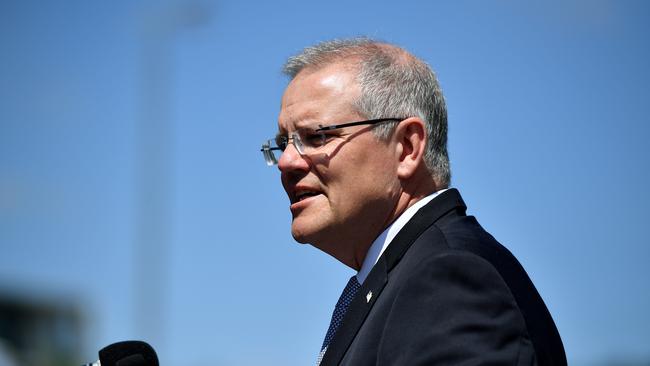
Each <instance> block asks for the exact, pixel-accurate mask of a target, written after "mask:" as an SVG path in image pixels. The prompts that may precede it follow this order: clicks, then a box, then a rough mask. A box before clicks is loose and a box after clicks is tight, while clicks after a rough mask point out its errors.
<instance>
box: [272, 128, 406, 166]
mask: <svg viewBox="0 0 650 366" xmlns="http://www.w3.org/2000/svg"><path fill="white" fill-rule="evenodd" d="M404 119H405V118H376V119H369V120H365V121H355V122H346V123H340V124H336V125H329V126H323V125H319V126H318V128H317V129H315V130H314V132H322V131H331V130H338V129H340V128H345V127H353V126H362V125H377V124H379V123H383V122H400V121H403V120H404ZM280 137H282V138H284V139H286V142H285V143H286V145H285V146H284V148H282V147H280V146H277V143H275V145H276V146H273V145H272V144H273V143H274V142H273V140H267V141H266V143H263V144H262V148H261V149H260V151H261V152H262V155H264V161H266V165H269V166H273V165H276V164H277V163H278V159H277V158H276V157H275V155H273V151H277V150H279V151H284V150H285V149H286V148H287V147H288V146H289V144H293V146H294V147H295V148H296V151H298V153H299V154H300V155H301V156H304V155H306V153H305V150H304V143H303V142H302V139H301V138H300V135H298V134H297V133H296V132H295V131H294V132H291V133H290V134H289V135H288V136H280ZM296 141H297V142H298V143H296Z"/></svg>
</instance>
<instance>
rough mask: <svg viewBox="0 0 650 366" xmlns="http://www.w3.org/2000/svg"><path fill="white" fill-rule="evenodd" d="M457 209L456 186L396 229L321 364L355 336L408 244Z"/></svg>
mask: <svg viewBox="0 0 650 366" xmlns="http://www.w3.org/2000/svg"><path fill="white" fill-rule="evenodd" d="M456 208H460V209H462V211H463V213H464V211H465V209H466V207H465V203H464V202H463V199H462V198H461V197H460V194H459V193H458V191H457V190H456V189H453V188H452V189H449V190H447V191H445V192H443V193H441V194H440V195H439V196H438V197H436V198H434V199H433V200H432V201H431V202H429V203H428V204H427V205H425V206H424V207H422V208H421V209H420V210H419V211H418V212H417V213H416V214H415V216H413V218H411V220H409V222H408V223H407V224H406V225H405V226H404V227H403V228H402V230H400V232H399V233H398V234H397V236H395V238H394V239H393V241H392V242H391V243H390V245H389V246H388V248H386V251H384V253H383V254H382V255H381V257H380V258H379V260H378V261H377V263H376V264H375V266H374V267H373V268H372V270H371V271H370V273H369V274H368V277H367V278H366V280H365V281H364V282H363V285H362V286H361V288H360V289H359V292H357V294H356V296H355V297H354V299H353V300H352V302H351V303H350V307H349V308H348V311H347V312H346V314H345V316H344V318H343V321H342V322H341V325H340V326H339V329H338V330H337V331H336V335H335V336H334V339H332V341H331V343H330V345H329V346H328V348H327V352H325V355H324V356H323V360H322V361H321V366H328V365H338V364H339V363H340V362H341V360H342V359H343V356H345V353H346V352H347V350H348V348H349V347H350V344H351V343H352V341H353V340H354V337H356V335H357V333H358V332H359V329H360V328H361V325H363V322H364V321H365V320H366V317H367V316H368V313H369V312H370V310H371V309H372V306H373V305H374V304H375V302H376V300H377V298H378V297H379V295H380V294H381V291H382V290H383V289H384V287H385V286H386V283H387V282H388V274H389V273H390V271H391V270H392V269H393V268H394V267H395V266H396V265H397V263H399V260H400V259H401V258H402V257H403V256H404V254H405V253H406V251H407V250H408V249H409V248H410V247H411V244H413V242H415V240H416V239H417V238H418V237H419V236H420V235H422V233H423V232H424V231H425V230H426V229H427V228H428V227H429V226H431V225H432V224H433V223H434V222H436V221H437V220H438V219H439V218H440V217H442V216H443V215H445V214H446V213H447V212H449V211H451V210H453V209H456Z"/></svg>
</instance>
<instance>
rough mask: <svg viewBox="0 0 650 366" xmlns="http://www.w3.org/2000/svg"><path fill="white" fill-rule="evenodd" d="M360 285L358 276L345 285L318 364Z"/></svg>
mask: <svg viewBox="0 0 650 366" xmlns="http://www.w3.org/2000/svg"><path fill="white" fill-rule="evenodd" d="M360 287H361V285H360V284H359V281H357V276H352V277H351V278H350V280H349V281H348V284H347V285H345V288H344V289H343V293H342V294H341V297H339V301H337V302H336V307H334V312H333V313H332V320H331V321H330V327H329V328H328V329H327V334H326V335H325V340H324V341H323V346H322V347H321V349H320V354H319V355H318V361H317V363H316V364H317V365H320V362H321V360H322V359H323V355H324V354H325V351H327V346H329V344H330V342H331V341H332V338H334V335H335V334H336V330H337V329H339V325H341V321H342V320H343V316H344V315H345V312H346V311H347V310H348V306H350V303H351V302H352V299H354V295H355V294H356V293H357V291H359V288H360Z"/></svg>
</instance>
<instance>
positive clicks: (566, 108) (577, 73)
mask: <svg viewBox="0 0 650 366" xmlns="http://www.w3.org/2000/svg"><path fill="white" fill-rule="evenodd" d="M184 8H187V5H183V4H182V3H173V2H159V1H143V2H138V3H137V4H134V2H131V1H110V2H89V1H82V0H75V1H65V2H61V1H50V2H40V1H35V0H28V1H3V2H0V289H2V288H10V289H20V290H21V291H24V292H27V293H33V294H43V293H45V294H51V296H55V297H57V296H63V297H67V298H72V299H77V300H75V301H78V303H79V306H81V307H82V309H83V310H84V311H85V312H86V313H87V314H88V318H89V320H90V323H89V330H88V338H87V341H86V343H87V344H86V348H87V349H85V350H84V353H83V354H84V355H86V357H87V358H88V359H92V358H94V357H96V353H95V351H96V350H97V349H99V348H100V347H102V346H104V345H106V344H108V343H111V342H114V341H117V340H122V339H131V338H143V339H145V340H150V341H152V343H153V344H154V346H155V347H156V349H157V350H158V353H159V355H160V357H161V361H162V364H163V365H177V366H184V365H187V366H190V365H205V364H208V365H258V364H265V365H305V364H312V363H313V362H315V359H316V355H317V352H318V349H319V346H320V343H321V341H322V338H323V335H324V333H325V331H326V328H327V325H328V323H329V318H330V314H331V311H332V308H333V305H334V302H335V301H336V299H337V297H338V295H339V293H340V290H341V288H342V286H344V284H345V282H346V281H347V278H348V277H349V276H350V275H351V274H352V273H353V272H352V270H350V269H348V268H345V267H344V266H343V265H342V264H340V263H338V262H337V261H335V260H334V259H332V258H330V257H327V256H326V255H325V254H323V253H321V252H318V251H317V250H315V249H314V248H312V247H310V246H305V245H299V244H296V243H294V242H293V240H292V238H291V236H290V233H289V224H290V213H289V211H288V203H287V199H286V198H285V196H284V192H283V190H282V187H281V185H280V183H279V174H278V172H277V171H276V170H275V169H273V168H267V167H266V166H265V165H264V164H263V161H262V157H261V155H260V153H259V145H260V143H261V142H262V141H263V140H264V139H267V138H269V137H270V136H271V135H273V134H274V132H275V129H276V121H277V114H278V110H279V101H280V96H281V94H282V91H283V88H284V86H285V85H286V80H285V78H284V77H283V76H282V75H281V74H280V68H281V66H282V63H283V61H284V60H285V58H286V57H288V56H289V55H292V54H294V53H296V52H298V51H299V50H300V49H301V48H303V47H304V46H307V45H310V44H313V43H315V42H317V41H322V40H327V39H331V38H335V37H347V36H356V35H367V36H370V37H376V38H380V39H383V40H387V41H390V42H394V43H397V44H399V45H401V46H403V47H405V48H406V49H408V50H410V51H412V52H413V53H414V54H416V55H418V56H419V57H421V58H423V59H424V60H426V61H427V62H428V63H429V64H430V65H431V66H432V67H433V68H434V69H435V70H436V72H437V73H438V76H439V79H440V82H441V84H442V87H443V90H444V93H445V96H446V98H447V102H448V108H449V123H450V128H449V130H450V136H449V147H450V155H451V160H452V170H453V186H455V187H458V188H459V189H460V190H461V193H462V194H463V196H464V198H465V200H466V202H467V204H468V206H469V212H470V213H471V214H473V215H475V216H477V218H478V219H479V221H480V222H481V223H482V224H483V226H484V227H485V228H486V229H487V230H488V231H490V232H491V233H492V234H493V235H494V236H495V237H496V238H497V239H498V240H499V241H501V242H502V243H503V244H504V245H506V246H507V247H508V248H510V249H511V251H512V252H513V253H514V254H515V255H516V256H517V257H518V258H519V259H520V261H521V262H522V264H523V265H524V267H525V268H526V269H527V271H528V273H529V274H530V276H531V277H532V279H533V281H534V282H535V284H536V286H537V288H538V290H539V291H540V293H541V294H542V297H543V298H544V300H545V301H546V303H547V305H548V307H549V309H550V310H551V313H552V314H553V316H554V318H555V320H556V323H557V326H558V328H559V330H560V333H561V335H562V338H563V340H564V343H565V347H566V349H567V355H568V358H569V361H570V364H572V365H578V366H581V365H594V364H597V363H598V362H606V361H607V360H608V359H615V358H619V359H620V358H623V359H630V360H638V359H644V360H646V362H647V360H648V359H650V337H649V336H648V329H650V315H649V314H648V309H650V281H648V279H649V278H650V269H649V268H650V267H649V266H648V262H650V245H649V244H650V240H649V239H648V224H647V221H648V219H649V218H650V217H649V215H648V210H647V207H648V206H649V205H650V194H649V193H648V187H649V186H650V176H649V172H650V169H648V167H649V160H650V159H649V158H650V151H649V148H648V138H649V136H650V133H649V132H650V127H649V126H650V123H649V122H650V121H649V118H648V112H649V108H648V102H649V101H650V71H649V65H650V42H649V36H648V35H650V6H649V5H648V3H647V2H644V1H614V0H594V1H587V0H568V1H559V0H558V1H551V2H548V1H531V2H526V5H524V4H522V3H521V2H517V1H506V0H501V1H454V2H451V1H449V2H440V1H428V2H425V1H410V0H407V1H399V2H394V1H359V2H344V1H338V0H335V1H329V2H316V3H314V2H299V1H293V2H292V1H284V0H280V1H273V2H261V1H260V2H251V1H239V2H237V1H232V0H230V1H228V2H214V3H200V4H199V6H198V8H194V9H195V11H197V9H198V11H197V12H198V14H200V15H203V17H199V18H202V19H199V21H198V22H197V24H194V25H191V24H179V25H177V26H176V27H172V26H170V25H169V22H170V21H173V19H175V18H178V14H181V13H182V11H181V10H179V9H184ZM147 19H149V20H147ZM152 19H153V20H152ZM156 19H158V20H160V19H168V21H166V22H165V21H163V24H167V27H168V28H170V29H171V28H174V29H175V30H174V31H173V32H172V33H173V34H171V35H170V36H169V37H167V38H165V40H164V47H167V50H168V53H167V54H165V55H163V56H160V58H154V62H153V63H151V62H150V63H146V62H145V61H144V58H143V54H144V51H143V50H144V48H145V40H146V39H147V36H146V35H147V34H149V33H147V31H146V29H149V28H150V27H149V26H148V25H150V24H151V22H152V21H155V20H156ZM169 19H172V20H169ZM164 60H167V62H168V64H167V69H166V70H167V71H166V73H165V75H166V77H167V81H168V84H167V85H162V86H159V87H158V88H156V90H157V91H158V92H160V93H163V92H161V90H163V91H164V90H167V94H166V98H167V99H165V102H164V103H163V105H162V107H161V108H160V110H159V113H163V117H165V116H166V117H165V118H166V120H167V121H168V122H169V123H170V126H171V127H170V133H171V138H170V139H169V144H168V145H166V146H167V149H166V151H167V154H168V159H166V164H167V165H166V166H167V169H168V176H169V180H168V181H167V182H160V184H152V186H151V189H152V190H156V189H158V191H159V192H162V193H163V194H164V196H165V197H166V199H167V204H168V205H169V206H168V213H169V216H168V217H167V222H168V224H167V225H166V230H167V231H166V232H167V233H168V235H169V236H168V244H167V245H166V247H167V248H166V249H164V250H162V249H161V250H162V251H161V252H162V253H166V255H164V256H163V257H162V261H163V264H164V267H165V268H166V270H165V271H164V273H163V275H162V276H159V277H157V278H156V280H155V281H154V282H152V283H151V284H149V285H151V286H153V287H154V288H155V286H160V288H161V291H160V292H159V296H160V312H161V314H162V321H160V322H159V323H158V324H157V328H156V329H157V330H158V331H157V332H156V334H154V335H151V329H149V330H148V329H143V328H142V327H140V326H138V325H137V324H138V323H135V322H134V318H135V317H137V316H138V315H137V314H138V313H137V311H136V310H135V309H136V307H135V306H134V303H135V302H136V301H137V298H138V297H137V296H135V294H136V293H137V292H138V287H137V285H136V283H137V282H135V281H134V278H135V277H138V272H137V271H136V270H135V269H134V267H135V266H134V263H135V262H137V261H138V259H137V257H135V254H134V253H136V251H135V250H134V243H135V242H136V232H137V226H138V222H139V221H138V220H137V215H138V214H137V212H138V211H137V207H138V206H137V205H138V202H139V196H138V195H139V193H138V192H139V191H138V190H137V187H136V182H137V180H138V177H139V174H138V173H137V171H138V169H139V168H138V164H137V157H138V154H137V151H138V141H139V140H138V138H137V134H136V131H137V127H136V126H137V125H138V124H139V123H140V121H141V119H142V115H143V113H142V110H143V103H144V101H145V100H146V96H147V95H149V94H147V92H146V90H145V89H144V87H143V85H144V81H143V80H145V75H146V72H148V71H150V70H151V68H152V67H155V66H161V65H164V64H163V61H164ZM157 61H160V62H157ZM163 97H165V94H164V93H163ZM163 119H164V118H163ZM147 133H148V134H150V135H152V136H156V131H155V129H153V130H148V131H147ZM151 254H152V255H155V251H154V252H152V253H151ZM154 313H155V311H154Z"/></svg>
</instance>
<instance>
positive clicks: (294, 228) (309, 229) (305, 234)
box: [291, 218, 325, 247]
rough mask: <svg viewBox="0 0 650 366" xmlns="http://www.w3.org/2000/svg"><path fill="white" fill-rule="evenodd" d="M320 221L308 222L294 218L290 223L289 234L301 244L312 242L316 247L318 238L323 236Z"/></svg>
mask: <svg viewBox="0 0 650 366" xmlns="http://www.w3.org/2000/svg"><path fill="white" fill-rule="evenodd" d="M319 224H320V223H315V222H309V221H308V220H304V219H301V218H296V219H294V220H293V222H292V223H291V235H292V236H293V238H294V240H295V241H297V242H298V243H302V244H312V245H314V246H316V247H318V243H319V242H320V240H319V238H321V237H322V236H323V233H324V232H325V230H323V228H322V225H319Z"/></svg>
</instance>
